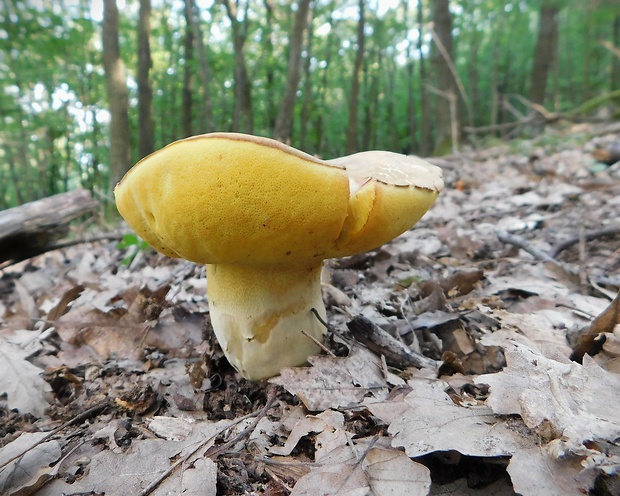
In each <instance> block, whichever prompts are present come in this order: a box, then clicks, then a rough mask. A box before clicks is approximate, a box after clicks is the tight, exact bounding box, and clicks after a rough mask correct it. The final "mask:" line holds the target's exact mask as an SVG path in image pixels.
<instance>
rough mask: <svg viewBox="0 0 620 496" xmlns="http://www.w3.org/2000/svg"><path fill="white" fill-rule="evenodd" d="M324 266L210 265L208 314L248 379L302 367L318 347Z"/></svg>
mask: <svg viewBox="0 0 620 496" xmlns="http://www.w3.org/2000/svg"><path fill="white" fill-rule="evenodd" d="M321 268H322V263H321V262H319V263H318V264H317V263H313V264H312V265H307V266H303V265H302V266H301V267H298V266H272V265H269V266H244V265H229V264H207V289H208V295H209V313H210V315H211V323H212V324H213V329H214V331H215V335H216V336H217V339H218V341H219V343H220V345H221V346H222V349H223V350H224V353H225V354H226V357H227V358H228V360H229V361H230V363H231V364H232V365H233V366H234V367H235V368H236V369H237V370H238V371H239V372H240V373H241V374H242V375H243V376H244V377H246V378H247V379H250V380H259V379H264V378H267V377H272V376H274V375H277V374H278V373H279V372H280V369H281V368H283V367H294V366H298V365H303V364H304V363H305V362H306V360H307V358H308V357H309V356H310V355H312V354H314V353H318V351H319V347H318V346H317V345H316V344H315V343H314V342H312V340H311V339H309V338H308V337H307V336H304V335H303V334H302V332H301V331H302V330H303V331H306V333H308V334H310V335H311V336H313V337H314V338H316V339H317V340H318V341H319V342H322V341H323V337H324V336H325V327H324V326H323V325H322V324H321V323H320V322H319V321H318V319H317V318H316V317H315V315H314V314H313V313H312V311H311V310H312V308H316V309H317V310H318V312H319V314H320V315H321V316H322V317H323V319H325V318H326V313H325V306H324V304H323V299H322V296H321Z"/></svg>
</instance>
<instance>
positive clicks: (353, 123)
mask: <svg viewBox="0 0 620 496" xmlns="http://www.w3.org/2000/svg"><path fill="white" fill-rule="evenodd" d="M364 23H365V20H364V0H359V20H358V23H357V52H356V56H355V66H354V67H353V76H352V78H351V96H350V100H349V122H348V125H347V144H346V153H348V154H351V153H355V152H356V151H357V115H358V106H359V92H360V73H361V70H362V65H363V62H364Z"/></svg>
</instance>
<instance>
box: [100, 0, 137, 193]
mask: <svg viewBox="0 0 620 496" xmlns="http://www.w3.org/2000/svg"><path fill="white" fill-rule="evenodd" d="M102 38H103V66H104V69H105V79H106V88H107V92H108V101H109V108H110V188H111V189H113V188H114V186H116V184H117V183H118V182H119V181H120V180H121V178H122V177H123V176H124V175H125V173H126V172H127V171H128V170H129V168H130V166H131V150H130V144H129V137H130V133H129V100H128V94H127V82H126V71H125V64H124V63H123V59H122V58H121V54H120V47H119V42H118V9H117V7H116V0H104V2H103V36H102Z"/></svg>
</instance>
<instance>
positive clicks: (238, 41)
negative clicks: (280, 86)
mask: <svg viewBox="0 0 620 496" xmlns="http://www.w3.org/2000/svg"><path fill="white" fill-rule="evenodd" d="M222 2H223V3H224V6H225V7H226V12H227V14H228V18H229V19H230V23H231V25H232V32H233V45H234V50H235V110H234V112H233V124H232V129H233V131H239V132H243V133H250V134H251V133H252V131H253V129H254V111H253V109H252V86H251V84H250V78H249V76H248V71H247V67H246V63H245V55H244V54H243V47H244V45H245V39H246V36H247V28H248V12H247V8H246V12H245V15H244V16H243V23H241V22H239V20H238V18H237V4H236V3H233V2H232V1H231V0H222Z"/></svg>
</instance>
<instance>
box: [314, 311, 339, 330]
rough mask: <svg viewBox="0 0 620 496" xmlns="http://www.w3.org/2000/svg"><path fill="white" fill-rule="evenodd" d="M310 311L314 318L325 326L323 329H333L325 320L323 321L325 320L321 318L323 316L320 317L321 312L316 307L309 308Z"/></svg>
mask: <svg viewBox="0 0 620 496" xmlns="http://www.w3.org/2000/svg"><path fill="white" fill-rule="evenodd" d="M310 311H311V312H312V313H313V314H314V316H315V317H316V320H318V321H319V322H320V323H321V324H323V325H324V326H325V329H327V330H328V331H333V329H332V327H331V326H330V325H329V324H328V323H327V322H325V320H324V319H323V317H321V314H320V313H319V312H318V310H317V309H316V308H311V309H310Z"/></svg>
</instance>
